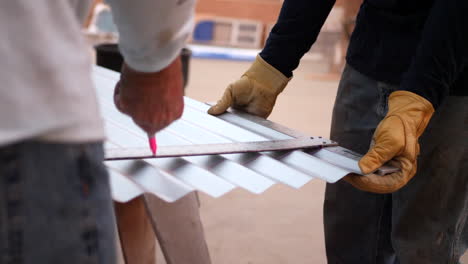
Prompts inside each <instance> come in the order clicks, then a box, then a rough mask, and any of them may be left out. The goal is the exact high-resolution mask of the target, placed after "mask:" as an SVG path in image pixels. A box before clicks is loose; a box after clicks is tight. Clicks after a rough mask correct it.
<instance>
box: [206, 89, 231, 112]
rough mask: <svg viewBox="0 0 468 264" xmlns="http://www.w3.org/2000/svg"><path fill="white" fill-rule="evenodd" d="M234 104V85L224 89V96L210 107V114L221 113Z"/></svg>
mask: <svg viewBox="0 0 468 264" xmlns="http://www.w3.org/2000/svg"><path fill="white" fill-rule="evenodd" d="M231 105H232V85H229V87H228V88H227V89H226V90H225V91H224V94H223V97H221V99H220V100H219V101H218V102H217V103H216V104H215V105H213V106H212V107H211V108H210V109H208V114H210V115H220V114H222V113H224V112H226V110H227V109H228V108H229V107H230V106H231Z"/></svg>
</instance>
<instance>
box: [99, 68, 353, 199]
mask: <svg viewBox="0 0 468 264" xmlns="http://www.w3.org/2000/svg"><path fill="white" fill-rule="evenodd" d="M118 77H119V76H118V73H116V72H113V71H109V70H107V69H104V68H101V67H95V68H94V69H93V78H94V82H95V85H96V92H97V96H98V99H99V104H100V108H101V113H102V115H103V118H104V120H105V127H106V131H107V136H108V139H107V141H106V144H105V147H106V148H129V147H147V144H148V142H147V136H146V134H145V133H144V132H143V131H141V130H140V129H139V128H138V127H137V126H136V125H134V124H133V122H132V120H131V119H130V118H129V117H128V116H125V115H123V114H121V113H120V112H119V111H118V110H117V109H116V108H115V106H114V104H113V97H112V96H113V88H114V85H115V83H116V81H117V80H118ZM208 108H209V105H207V104H205V103H201V102H198V101H195V100H193V99H190V98H185V110H184V114H183V116H182V118H181V119H180V120H178V121H176V122H174V123H173V124H172V125H170V126H169V127H168V128H166V129H164V130H163V131H161V132H159V133H158V134H157V140H158V144H159V145H161V146H162V145H187V144H208V143H232V142H251V141H265V140H273V139H274V140H282V139H293V138H300V137H304V136H305V135H302V134H300V133H298V132H296V131H293V130H291V129H288V128H285V127H283V126H281V125H279V124H275V123H273V122H270V121H267V120H263V119H260V118H257V117H254V116H251V115H247V114H244V113H238V112H234V113H233V112H230V113H226V114H224V115H221V116H219V117H214V116H210V115H208V114H206V111H207V109H208ZM323 140H324V142H329V141H328V140H326V139H323ZM337 152H341V153H337ZM346 152H347V151H346V150H344V149H341V148H339V147H327V148H323V149H320V150H313V151H308V152H304V151H300V150H295V151H279V152H262V153H246V154H226V155H212V156H197V157H181V158H161V159H145V160H140V161H128V160H127V161H107V162H106V166H107V167H108V168H109V172H110V176H111V186H112V195H113V198H114V199H115V200H116V201H120V202H125V201H128V200H131V199H133V198H135V197H136V196H138V195H140V194H142V193H152V194H154V195H156V196H158V197H160V198H161V199H163V200H165V201H168V202H173V201H176V200H178V199H179V198H181V197H182V196H184V195H186V194H187V193H189V192H192V191H194V190H197V191H201V192H204V193H206V194H208V195H211V196H213V197H219V196H222V195H223V194H226V193H227V192H229V191H231V190H232V189H234V188H236V187H239V188H244V189H246V190H248V191H250V192H252V193H256V194H260V193H262V192H264V191H265V190H267V189H268V188H270V187H271V186H272V185H274V184H278V183H280V184H286V185H288V186H290V187H292V188H300V187H302V186H303V185H304V184H306V183H307V182H309V181H311V180H312V179H315V178H318V179H322V180H325V181H328V182H335V181H337V180H339V179H341V178H342V177H344V176H345V175H347V174H348V173H350V172H356V173H359V168H358V166H357V160H358V158H359V157H358V156H354V154H353V153H346Z"/></svg>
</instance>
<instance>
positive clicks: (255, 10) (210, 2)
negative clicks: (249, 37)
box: [196, 0, 345, 24]
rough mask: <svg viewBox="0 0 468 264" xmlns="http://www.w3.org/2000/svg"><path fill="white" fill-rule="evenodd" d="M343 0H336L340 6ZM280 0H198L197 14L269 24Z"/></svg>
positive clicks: (280, 2)
mask: <svg viewBox="0 0 468 264" xmlns="http://www.w3.org/2000/svg"><path fill="white" fill-rule="evenodd" d="M310 1H312V0H310ZM344 1H345V0H337V3H336V6H341V5H342V4H343V2H344ZM282 4H283V1H282V0H198V4H197V9H196V12H197V14H201V15H213V16H222V17H231V18H241V19H253V20H258V21H261V22H263V23H265V24H271V23H274V22H275V21H276V19H277V18H278V14H279V11H280V9H281V5H282Z"/></svg>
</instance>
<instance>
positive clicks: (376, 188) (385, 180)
mask: <svg viewBox="0 0 468 264" xmlns="http://www.w3.org/2000/svg"><path fill="white" fill-rule="evenodd" d="M344 180H345V181H346V182H348V183H350V184H351V185H353V186H354V187H355V188H357V189H359V190H362V191H366V192H373V193H392V192H395V191H397V190H399V189H400V188H401V187H403V186H405V185H406V183H408V180H409V178H408V177H405V176H404V172H403V171H399V172H394V173H391V174H387V175H384V176H381V175H377V174H373V173H372V174H368V175H359V174H353V173H352V174H349V175H347V176H346V177H344Z"/></svg>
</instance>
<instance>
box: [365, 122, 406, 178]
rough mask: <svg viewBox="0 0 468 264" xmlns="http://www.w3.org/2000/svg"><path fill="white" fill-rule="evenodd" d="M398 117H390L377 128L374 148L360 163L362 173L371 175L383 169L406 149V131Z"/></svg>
mask: <svg viewBox="0 0 468 264" xmlns="http://www.w3.org/2000/svg"><path fill="white" fill-rule="evenodd" d="M397 126H402V123H401V120H400V119H399V118H398V117H388V118H386V119H385V120H383V121H382V122H381V123H380V125H379V126H378V127H377V130H376V132H375V134H374V138H373V140H374V142H375V144H374V146H372V147H371V148H370V149H369V151H368V152H367V154H366V155H364V157H362V158H361V160H360V161H359V167H360V168H361V171H362V173H364V174H369V173H372V172H374V171H376V170H377V169H378V168H380V167H382V165H384V164H385V163H386V162H387V161H389V160H391V159H392V158H394V157H395V156H397V155H399V154H400V153H401V152H402V151H403V148H404V144H405V135H404V129H396V127H397Z"/></svg>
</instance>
